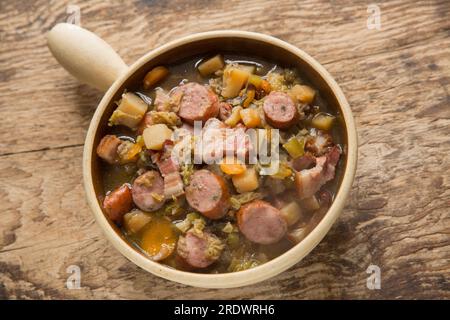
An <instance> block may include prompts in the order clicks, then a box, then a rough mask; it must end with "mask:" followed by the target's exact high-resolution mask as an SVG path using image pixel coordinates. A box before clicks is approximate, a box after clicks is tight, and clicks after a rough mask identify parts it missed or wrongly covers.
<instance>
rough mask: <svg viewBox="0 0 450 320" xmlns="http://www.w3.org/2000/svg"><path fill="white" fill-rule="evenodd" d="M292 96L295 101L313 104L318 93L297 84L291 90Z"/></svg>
mask: <svg viewBox="0 0 450 320" xmlns="http://www.w3.org/2000/svg"><path fill="white" fill-rule="evenodd" d="M290 96H291V98H292V99H294V101H299V102H302V103H311V102H313V100H314V97H315V96H316V91H314V89H313V88H311V87H308V86H304V85H300V84H296V85H295V86H293V87H292V88H291V91H290Z"/></svg>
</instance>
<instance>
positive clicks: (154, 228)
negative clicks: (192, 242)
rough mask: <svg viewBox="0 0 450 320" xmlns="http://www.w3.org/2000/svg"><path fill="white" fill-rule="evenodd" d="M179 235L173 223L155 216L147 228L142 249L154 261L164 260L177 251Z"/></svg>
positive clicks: (144, 231)
mask: <svg viewBox="0 0 450 320" xmlns="http://www.w3.org/2000/svg"><path fill="white" fill-rule="evenodd" d="M176 242H177V234H176V231H175V230H174V227H173V225H172V223H171V222H170V221H169V220H167V219H166V218H164V217H157V216H155V218H154V219H152V220H151V221H150V222H149V223H148V224H147V225H146V226H145V227H144V230H143V233H142V238H141V248H142V249H143V250H144V251H145V252H146V253H147V254H148V255H149V256H150V258H151V259H152V260H154V261H160V260H164V259H166V258H167V257H169V256H170V255H171V254H172V253H173V251H174V250H175V245H176Z"/></svg>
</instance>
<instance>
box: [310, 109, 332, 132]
mask: <svg viewBox="0 0 450 320" xmlns="http://www.w3.org/2000/svg"><path fill="white" fill-rule="evenodd" d="M334 119H335V117H334V116H333V115H331V114H328V113H324V112H320V113H318V114H316V115H315V116H314V118H313V119H312V121H311V125H312V126H313V127H314V128H317V129H319V130H325V131H328V130H330V129H331V127H332V126H333V122H334Z"/></svg>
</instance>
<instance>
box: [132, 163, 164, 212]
mask: <svg viewBox="0 0 450 320" xmlns="http://www.w3.org/2000/svg"><path fill="white" fill-rule="evenodd" d="M132 195H133V201H134V203H135V204H136V206H137V207H138V208H139V209H141V210H143V211H155V210H158V209H159V208H161V207H162V206H163V204H164V180H163V178H162V177H161V175H160V174H159V172H158V171H155V170H151V171H147V172H145V173H143V174H141V175H140V176H139V177H137V178H136V180H134V183H133V189H132Z"/></svg>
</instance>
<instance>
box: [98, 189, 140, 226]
mask: <svg viewBox="0 0 450 320" xmlns="http://www.w3.org/2000/svg"><path fill="white" fill-rule="evenodd" d="M103 208H104V210H105V211H106V214H107V215H108V217H109V218H110V219H111V220H112V221H114V222H116V223H122V218H123V216H124V215H125V213H127V212H129V211H130V210H131V208H133V198H132V196H131V190H130V187H129V186H128V185H127V184H123V185H122V186H120V187H119V188H117V189H115V190H113V191H111V192H110V193H108V194H107V195H106V197H105V199H104V200H103Z"/></svg>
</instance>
